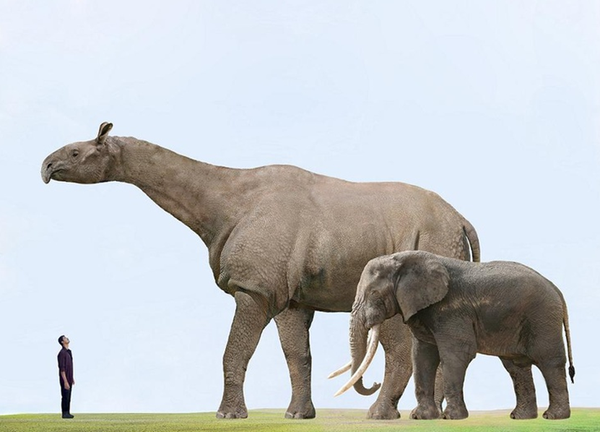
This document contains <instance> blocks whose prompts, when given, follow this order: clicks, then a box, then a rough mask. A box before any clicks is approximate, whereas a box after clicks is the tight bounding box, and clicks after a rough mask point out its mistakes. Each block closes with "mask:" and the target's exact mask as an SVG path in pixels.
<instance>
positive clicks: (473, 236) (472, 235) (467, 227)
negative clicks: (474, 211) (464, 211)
mask: <svg viewBox="0 0 600 432" xmlns="http://www.w3.org/2000/svg"><path fill="white" fill-rule="evenodd" d="M463 232H464V233H465V236H466V237H467V240H469V244H470V245H471V260H472V261H473V262H479V261H480V260H481V249H480V248H479V237H478V236H477V231H475V228H473V225H471V222H469V221H468V220H466V219H464V218H463Z"/></svg>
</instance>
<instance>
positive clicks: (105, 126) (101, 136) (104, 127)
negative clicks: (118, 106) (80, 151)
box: [96, 122, 113, 144]
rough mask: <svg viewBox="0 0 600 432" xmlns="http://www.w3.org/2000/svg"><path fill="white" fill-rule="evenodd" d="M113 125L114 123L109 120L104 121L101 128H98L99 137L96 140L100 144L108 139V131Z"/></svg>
mask: <svg viewBox="0 0 600 432" xmlns="http://www.w3.org/2000/svg"><path fill="white" fill-rule="evenodd" d="M112 127H113V125H112V123H109V122H104V123H102V124H101V125H100V129H98V137H97V138H96V142H97V143H98V144H104V141H106V137H108V133H109V132H110V130H111V129H112Z"/></svg>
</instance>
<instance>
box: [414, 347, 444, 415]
mask: <svg viewBox="0 0 600 432" xmlns="http://www.w3.org/2000/svg"><path fill="white" fill-rule="evenodd" d="M412 352H413V363H414V368H415V371H414V379H415V396H416V398H417V404H418V405H417V407H416V408H415V409H413V410H412V412H411V413H410V417H411V418H413V419H417V420H429V419H437V418H439V417H440V409H439V406H438V404H437V403H436V402H435V398H434V393H435V386H436V373H437V372H436V371H437V370H438V365H439V363H440V357H439V353H438V348H437V346H435V345H432V344H428V343H426V342H422V341H420V340H418V339H416V338H413V349H412Z"/></svg>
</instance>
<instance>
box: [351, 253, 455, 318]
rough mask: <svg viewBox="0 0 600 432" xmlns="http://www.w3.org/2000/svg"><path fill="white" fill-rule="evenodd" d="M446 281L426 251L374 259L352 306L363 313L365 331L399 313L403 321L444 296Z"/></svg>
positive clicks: (364, 272)
mask: <svg viewBox="0 0 600 432" xmlns="http://www.w3.org/2000/svg"><path fill="white" fill-rule="evenodd" d="M449 278H450V277H449V275H448V271H447V270H446V268H445V267H444V266H443V265H442V263H441V262H440V261H439V260H438V259H436V257H435V255H432V254H429V253H427V252H420V251H419V252H414V251H413V252H400V253H396V254H393V255H388V256H384V257H379V258H375V259H373V260H371V261H370V262H369V263H368V264H367V265H366V267H365V269H364V270H363V273H362V276H361V278H360V282H359V283H358V289H357V302H356V303H355V307H356V308H357V309H358V310H362V313H363V314H364V316H363V319H364V325H365V326H366V327H367V328H371V327H372V326H373V325H376V324H380V323H381V322H383V321H384V320H385V319H387V318H390V317H392V316H393V315H395V314H396V313H401V314H402V316H403V318H404V321H405V322H406V321H408V320H409V319H410V318H411V317H412V316H413V315H414V314H416V313H417V312H418V311H420V310H421V309H425V308H426V307H428V306H430V305H432V304H434V303H437V302H439V301H441V300H442V299H443V298H444V297H445V296H446V294H447V293H448V282H449ZM360 303H362V305H361V304H360ZM353 310H354V308H353Z"/></svg>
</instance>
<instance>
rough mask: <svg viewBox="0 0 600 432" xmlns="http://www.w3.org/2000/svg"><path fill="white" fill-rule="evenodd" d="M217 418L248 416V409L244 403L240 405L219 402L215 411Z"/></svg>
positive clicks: (242, 417) (241, 417)
mask: <svg viewBox="0 0 600 432" xmlns="http://www.w3.org/2000/svg"><path fill="white" fill-rule="evenodd" d="M217 418H218V419H245V418H248V410H247V409H246V404H241V405H237V406H234V405H229V404H225V403H221V406H220V407H219V410H218V411H217Z"/></svg>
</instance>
